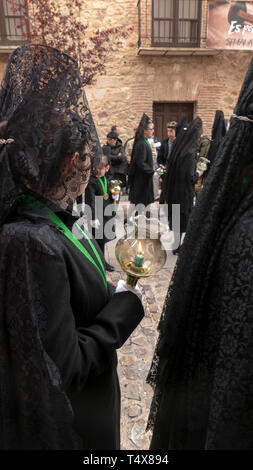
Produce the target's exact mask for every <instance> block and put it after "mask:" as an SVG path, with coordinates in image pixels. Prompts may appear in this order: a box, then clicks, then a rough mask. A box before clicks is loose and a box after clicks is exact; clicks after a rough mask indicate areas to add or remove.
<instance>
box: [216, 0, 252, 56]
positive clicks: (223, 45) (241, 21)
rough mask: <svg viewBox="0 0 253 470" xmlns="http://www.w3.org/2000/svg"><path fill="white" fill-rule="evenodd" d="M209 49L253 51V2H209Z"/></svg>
mask: <svg viewBox="0 0 253 470" xmlns="http://www.w3.org/2000/svg"><path fill="white" fill-rule="evenodd" d="M207 47H208V48H209V49H240V50H251V49H252V50H253V1H248V2H235V1H229V0H227V1H222V0H221V1H218V0H209V1H208V29H207Z"/></svg>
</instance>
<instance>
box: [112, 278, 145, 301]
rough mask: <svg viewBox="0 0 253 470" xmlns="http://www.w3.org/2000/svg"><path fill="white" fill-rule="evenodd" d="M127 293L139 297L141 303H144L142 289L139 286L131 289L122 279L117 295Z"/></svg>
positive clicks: (116, 291) (117, 288) (118, 285)
mask: <svg viewBox="0 0 253 470" xmlns="http://www.w3.org/2000/svg"><path fill="white" fill-rule="evenodd" d="M126 291H129V292H133V294H135V295H137V296H138V297H139V299H140V301H142V293H141V290H140V288H139V287H138V286H135V287H129V286H128V285H127V284H126V283H125V281H123V279H120V281H119V282H118V284H117V287H116V290H115V294H118V293H119V292H126Z"/></svg>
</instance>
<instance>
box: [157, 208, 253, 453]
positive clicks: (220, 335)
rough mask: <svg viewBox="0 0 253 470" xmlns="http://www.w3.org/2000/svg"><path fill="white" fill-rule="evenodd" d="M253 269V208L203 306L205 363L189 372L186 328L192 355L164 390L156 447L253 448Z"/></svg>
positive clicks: (228, 246)
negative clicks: (182, 369)
mask: <svg viewBox="0 0 253 470" xmlns="http://www.w3.org/2000/svg"><path fill="white" fill-rule="evenodd" d="M252 273H253V207H251V208H249V209H248V210H246V211H245V213H244V214H243V215H241V217H240V218H239V219H238V220H237V222H236V224H235V225H233V227H231V229H230V233H229V234H228V236H227V237H226V240H225V242H224V243H223V245H222V248H221V252H220V254H219V257H218V262H217V263H216V265H215V267H214V271H213V273H212V277H211V279H210V280H209V285H208V297H207V299H206V300H205V304H204V306H203V310H202V312H199V318H202V321H201V332H200V331H199V328H197V333H198V337H197V341H198V364H197V365H196V366H195V371H194V374H192V373H190V372H189V370H190V367H189V366H190V365H191V356H192V352H193V351H194V352H195V353H196V351H195V350H194V346H195V348H196V344H195V342H194V341H193V343H194V346H192V347H191V344H192V343H191V342H190V339H191V335H190V333H189V332H187V333H188V335H187V338H189V339H188V341H189V348H188V352H187V358H185V357H183V358H182V362H184V363H185V359H187V361H188V362H187V361H186V363H185V368H184V371H180V374H178V375H177V377H176V378H175V379H174V380H173V382H172V380H171V384H169V386H168V385H167V388H166V392H165V393H163V396H162V398H161V401H160V403H159V411H158V414H157V419H156V422H155V426H154V431H153V439H152V443H151V449H157V450H161V449H166V450H168V449H169V450H189V449H198V450H201V449H202V450H204V449H205V450H236V449H237V450H238V449H239V450H240V449H241V450H246V449H247V450H252V449H253V433H252V429H253V324H252V315H253V288H252ZM191 334H192V336H193V337H194V332H191ZM195 341H196V338H195ZM164 367H165V369H166V359H164ZM175 375H176V374H175ZM168 409H169V410H170V412H169V413H168V412H165V410H168Z"/></svg>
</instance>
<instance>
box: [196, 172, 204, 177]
mask: <svg viewBox="0 0 253 470" xmlns="http://www.w3.org/2000/svg"><path fill="white" fill-rule="evenodd" d="M203 173H204V172H203V171H201V170H197V174H198V177H199V178H200V176H202V175H203Z"/></svg>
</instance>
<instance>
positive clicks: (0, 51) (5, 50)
mask: <svg viewBox="0 0 253 470" xmlns="http://www.w3.org/2000/svg"><path fill="white" fill-rule="evenodd" d="M18 46H20V44H18V43H17V44H15V45H8V46H6V45H5V46H3V45H1V44H0V54H10V52H12V51H14V50H15V49H17V47H18Z"/></svg>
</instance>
